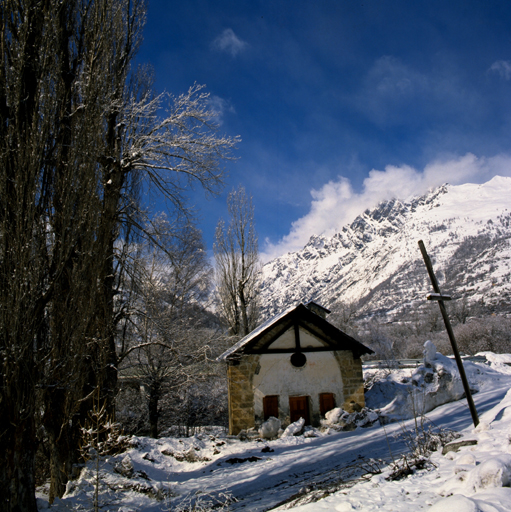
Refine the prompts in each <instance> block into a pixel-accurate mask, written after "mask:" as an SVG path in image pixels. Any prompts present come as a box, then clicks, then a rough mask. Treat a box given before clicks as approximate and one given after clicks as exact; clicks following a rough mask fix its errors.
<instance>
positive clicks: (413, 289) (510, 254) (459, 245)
mask: <svg viewBox="0 0 511 512" xmlns="http://www.w3.org/2000/svg"><path fill="white" fill-rule="evenodd" d="M420 239H422V240H423V241H424V243H425V245H426V248H427V250H428V253H429V255H430V257H431V259H432V261H433V265H434V269H435V272H436V274H437V277H438V279H439V282H440V286H441V288H442V291H444V292H445V293H447V292H449V293H451V294H453V296H454V297H457V298H462V299H464V300H465V301H468V302H469V303H478V304H483V305H484V306H485V307H486V308H489V309H490V310H495V311H498V312H500V313H511V178H507V177H500V176H496V177H495V178H493V179H492V180H490V181H489V182H487V183H485V184H482V185H474V184H465V185H458V186H452V185H448V184H445V185H442V186H440V187H438V188H436V189H434V190H431V191H429V192H428V193H427V194H425V195H422V196H420V197H415V198H413V199H411V200H409V201H400V200H397V199H393V200H390V201H385V202H382V203H380V204H379V205H377V206H376V207H375V208H372V209H368V210H366V211H364V212H363V213H362V214H360V215H359V216H358V217H357V218H356V219H355V220H354V221H353V222H352V223H351V224H349V225H347V226H345V227H343V229H342V230H341V231H340V232H339V233H337V234H335V235H333V236H332V237H326V236H322V235H314V236H312V237H311V238H310V240H309V242H308V243H307V245H306V246H305V247H304V248H303V249H302V250H301V251H298V252H295V253H288V254H285V255H283V256H281V257H279V258H276V259H275V260H273V261H271V262H269V263H267V264H266V265H264V267H263V271H262V287H261V306H262V312H263V316H264V317H265V318H267V317H270V316H272V315H274V314H277V313H278V312H279V311H281V310H282V309H283V308H286V307H288V306H291V305H293V304H296V303H297V302H307V301H309V300H315V301H317V302H318V303H320V304H322V305H324V306H326V307H328V308H330V309H333V308H335V307H336V306H339V305H340V304H351V305H356V309H357V315H358V316H359V317H367V318H370V317H374V316H378V317H381V318H382V319H385V320H386V321H394V320H401V319H403V318H405V317H406V315H407V314H410V313H411V312H414V311H416V310H417V308H424V307H426V304H425V302H426V301H425V296H426V294H427V293H429V292H430V291H432V287H431V284H430V282H429V278H428V275H427V271H426V268H425V265H424V262H423V260H422V256H421V253H420V251H419V247H418V244H417V242H418V240H420Z"/></svg>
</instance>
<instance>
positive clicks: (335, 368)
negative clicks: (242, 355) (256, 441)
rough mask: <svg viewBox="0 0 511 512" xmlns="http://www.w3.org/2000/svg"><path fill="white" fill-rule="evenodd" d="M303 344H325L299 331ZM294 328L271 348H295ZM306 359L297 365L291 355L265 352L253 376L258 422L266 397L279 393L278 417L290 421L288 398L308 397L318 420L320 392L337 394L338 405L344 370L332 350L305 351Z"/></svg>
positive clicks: (341, 401) (305, 345) (285, 421)
mask: <svg viewBox="0 0 511 512" xmlns="http://www.w3.org/2000/svg"><path fill="white" fill-rule="evenodd" d="M300 345H301V347H302V348H305V347H321V346H324V345H323V343H322V342H321V341H320V340H318V339H316V338H314V337H313V336H311V335H310V334H309V333H307V332H305V331H303V330H300ZM294 347H295V338H294V331H293V330H292V329H291V330H289V331H287V332H286V333H284V334H283V335H282V336H281V337H280V338H278V339H277V340H276V341H275V342H274V343H272V345H271V346H270V347H269V348H272V349H273V348H294ZM305 356H306V357H307V362H306V363H305V366H303V367H302V368H296V367H294V366H293V365H292V364H291V362H290V358H291V354H263V355H261V357H260V360H259V365H258V369H257V370H256V374H255V375H254V379H253V388H254V413H255V417H256V422H257V423H260V422H261V421H262V420H263V397H264V396H266V395H279V416H280V420H281V421H282V422H284V423H287V422H289V397H290V396H309V397H310V400H309V406H310V413H311V420H312V422H313V424H314V423H317V422H318V421H319V394H320V393H334V395H335V400H336V403H337V404H342V403H343V401H344V397H343V386H342V377H341V370H340V368H339V363H338V361H337V360H336V358H335V356H334V353H333V352H306V353H305Z"/></svg>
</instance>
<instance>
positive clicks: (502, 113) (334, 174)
mask: <svg viewBox="0 0 511 512" xmlns="http://www.w3.org/2000/svg"><path fill="white" fill-rule="evenodd" d="M138 60H139V61H141V62H150V63H151V64H152V65H153V67H154V70H155V77H156V84H155V85H156V89H157V90H158V91H159V92H161V91H163V90H166V91H168V92H171V93H173V94H179V93H181V92H185V91H186V90H187V89H188V88H189V87H190V86H191V85H192V84H193V83H195V82H197V83H200V84H205V85H206V86H207V90H208V92H210V94H211V97H212V99H213V101H214V102H215V103H214V104H215V105H216V106H217V108H218V111H219V112H220V114H221V116H220V120H221V123H222V124H221V128H220V131H221V132H223V133H226V134H228V135H240V137H241V139H242V142H241V143H240V144H239V146H238V149H237V151H236V156H237V157H238V160H237V161H236V162H228V163H227V164H226V170H227V172H228V176H227V177H226V187H225V190H224V193H223V194H222V195H220V196H218V197H216V198H214V199H205V198H204V196H203V194H202V193H199V191H197V192H194V193H192V194H191V200H192V202H193V203H194V204H195V205H196V206H197V208H198V210H199V216H200V218H201V220H200V227H201V228H202V230H203V232H204V237H205V240H206V242H207V244H208V248H209V249H211V246H212V242H213V237H214V229H215V226H216V223H217V222H218V219H219V218H220V217H222V216H223V217H224V218H225V217H226V207H225V200H226V196H227V193H228V192H229V191H230V190H232V188H233V187H236V186H237V185H240V184H241V185H243V186H244V187H245V188H246V190H247V191H248V192H249V193H250V194H251V195H252V196H253V203H254V208H255V220H256V229H257V231H258V234H259V242H260V250H261V252H262V253H263V255H264V258H265V259H269V258H272V257H274V256H277V255H280V254H282V253H285V252H288V251H294V250H298V249H300V248H301V247H303V245H304V244H305V243H306V242H307V240H308V238H309V237H310V235H312V234H320V233H324V234H327V235H331V234H333V233H335V231H337V230H338V229H340V227H342V225H344V224H345V223H346V222H348V221H350V220H352V219H353V218H354V216H355V215H356V214H358V213H360V212H361V211H363V210H364V209H365V208H367V207H369V206H372V205H373V204H375V203H376V202H377V201H379V200H383V199H390V198H391V197H398V198H401V199H406V198H407V197H409V196H410V195H413V194H417V193H423V192H425V191H426V190H427V189H428V188H429V187H432V186H436V185H439V184H442V183H444V182H449V183H452V184H458V183H464V182H484V181H487V180H488V179H490V178H491V177H492V176H493V175H495V174H500V175H507V176H510V175H511V2H508V1H485V0H481V1H471V0H459V1H458V0H443V1H437V0H429V1H422V0H414V1H410V0H407V1H400V0H398V1H393V0H388V1H385V2H384V1H381V0H367V1H363V2H360V1H354V0H338V1H332V0H324V1H319V0H318V1H315V2H313V1H310V0H309V1H303V0H293V1H291V0H288V1H284V0H271V1H270V0H267V1H253V0H251V1H243V0H237V1H225V0H216V1H206V0H182V1H179V2H174V1H164V0H149V11H148V17H147V24H146V27H145V31H144V43H143V45H142V47H141V48H140V51H139V55H138Z"/></svg>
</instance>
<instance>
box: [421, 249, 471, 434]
mask: <svg viewBox="0 0 511 512" xmlns="http://www.w3.org/2000/svg"><path fill="white" fill-rule="evenodd" d="M419 248H420V250H421V253H422V257H423V258H424V263H425V264H426V268H427V269H428V274H429V278H430V279H431V283H432V284H433V290H435V293H430V294H429V295H428V296H427V299H428V300H436V301H437V302H438V305H439V307H440V312H441V313H442V318H443V319H444V324H445V328H446V330H447V334H448V335H449V340H450V342H451V346H452V351H453V352H454V358H455V359H456V364H457V365H458V370H459V372H460V376H461V381H462V382H463V389H464V390H465V395H466V396H467V402H468V407H469V409H470V414H471V415H472V421H473V422H474V427H477V425H478V424H479V417H478V416H477V411H476V406H475V404H474V400H473V399H472V393H471V392H470V387H469V385H468V380H467V376H466V375H465V369H464V368H463V362H462V360H461V356H460V353H459V351H458V345H457V344H456V339H455V338H454V332H453V330H452V327H451V322H450V321H449V317H448V316H447V310H446V309H445V305H444V301H446V300H451V297H450V296H449V295H442V292H441V291H440V287H439V286H438V281H437V279H436V276H435V273H434V272H433V265H432V264H431V260H430V259H429V256H428V253H427V252H426V247H424V242H423V241H422V240H419Z"/></svg>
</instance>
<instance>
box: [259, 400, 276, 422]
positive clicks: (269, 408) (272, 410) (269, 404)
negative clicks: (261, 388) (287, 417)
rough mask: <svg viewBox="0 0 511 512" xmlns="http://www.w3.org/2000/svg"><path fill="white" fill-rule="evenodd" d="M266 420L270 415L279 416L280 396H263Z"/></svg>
mask: <svg viewBox="0 0 511 512" xmlns="http://www.w3.org/2000/svg"><path fill="white" fill-rule="evenodd" d="M263 413H264V421H266V420H267V419H268V418H269V417H270V416H274V417H275V418H278V417H279V396H278V395H268V396H265V397H264V398H263Z"/></svg>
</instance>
